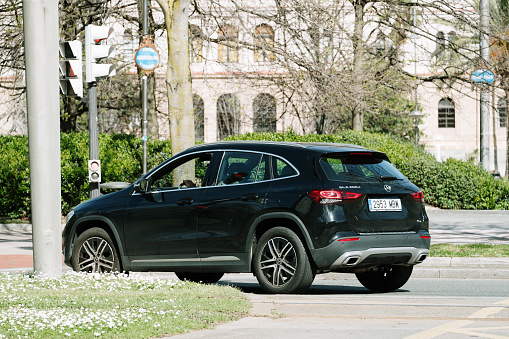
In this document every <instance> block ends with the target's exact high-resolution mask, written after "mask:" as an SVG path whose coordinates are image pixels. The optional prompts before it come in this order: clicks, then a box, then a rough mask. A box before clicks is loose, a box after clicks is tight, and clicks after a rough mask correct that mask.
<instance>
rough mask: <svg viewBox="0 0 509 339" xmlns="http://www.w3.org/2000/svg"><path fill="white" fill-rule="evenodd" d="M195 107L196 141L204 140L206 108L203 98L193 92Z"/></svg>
mask: <svg viewBox="0 0 509 339" xmlns="http://www.w3.org/2000/svg"><path fill="white" fill-rule="evenodd" d="M193 109H194V138H195V140H196V141H203V140H204V139H205V123H204V122H205V121H204V120H205V109H204V105H203V99H202V98H201V97H200V96H199V95H196V94H193Z"/></svg>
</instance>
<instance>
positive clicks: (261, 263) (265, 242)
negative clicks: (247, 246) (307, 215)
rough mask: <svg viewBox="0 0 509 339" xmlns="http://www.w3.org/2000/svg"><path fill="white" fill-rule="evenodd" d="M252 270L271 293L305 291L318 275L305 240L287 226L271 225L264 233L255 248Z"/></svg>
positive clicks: (264, 287)
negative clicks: (310, 259)
mask: <svg viewBox="0 0 509 339" xmlns="http://www.w3.org/2000/svg"><path fill="white" fill-rule="evenodd" d="M253 271H254V274H255V276H256V279H257V280H258V282H259V283H260V285H261V286H262V287H263V289H264V290H266V291H267V292H270V293H302V292H304V291H306V290H307V289H308V287H309V286H310V285H311V284H312V283H313V280H314V278H315V272H314V270H313V268H312V266H311V264H310V262H309V258H308V255H307V253H306V249H305V248H304V245H303V244H302V241H301V240H300V238H299V237H298V236H297V235H296V234H295V233H294V232H293V231H292V230H290V229H288V228H285V227H275V228H272V229H270V230H268V231H267V232H265V233H264V234H263V235H262V236H261V238H260V240H259V241H258V243H257V245H256V248H255V252H254V257H253Z"/></svg>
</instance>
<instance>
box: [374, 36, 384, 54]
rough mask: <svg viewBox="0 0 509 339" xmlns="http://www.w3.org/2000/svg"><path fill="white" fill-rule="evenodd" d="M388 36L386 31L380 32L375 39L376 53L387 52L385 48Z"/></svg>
mask: <svg viewBox="0 0 509 339" xmlns="http://www.w3.org/2000/svg"><path fill="white" fill-rule="evenodd" d="M386 44H387V37H386V36H385V34H384V33H382V32H378V34H377V36H376V41H375V49H376V55H378V56H383V55H384V54H385V49H386V48H387V46H386Z"/></svg>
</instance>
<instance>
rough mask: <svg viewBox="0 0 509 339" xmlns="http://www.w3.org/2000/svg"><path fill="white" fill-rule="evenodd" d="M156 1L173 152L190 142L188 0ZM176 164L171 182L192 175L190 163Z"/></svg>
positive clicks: (175, 182) (181, 149)
mask: <svg viewBox="0 0 509 339" xmlns="http://www.w3.org/2000/svg"><path fill="white" fill-rule="evenodd" d="M157 2H158V3H159V5H160V6H161V8H162V9H163V13H164V18H165V20H164V21H165V23H166V31H167V36H168V65H167V72H166V89H167V91H168V113H169V117H170V118H169V119H170V142H171V152H172V155H175V154H177V153H179V152H181V151H183V150H185V149H187V148H189V147H191V146H193V145H194V115H193V113H194V110H193V97H192V87H191V69H190V66H189V44H188V39H189V34H188V19H189V5H190V0H157ZM180 167H183V166H180ZM180 167H179V169H178V171H176V172H175V173H174V177H173V184H174V185H177V184H179V183H181V182H182V181H183V180H184V179H189V178H191V177H194V164H189V166H186V168H182V169H181V168H180Z"/></svg>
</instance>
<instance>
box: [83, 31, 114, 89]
mask: <svg viewBox="0 0 509 339" xmlns="http://www.w3.org/2000/svg"><path fill="white" fill-rule="evenodd" d="M111 33H113V27H107V26H95V25H88V26H86V27H85V59H86V60H85V65H86V70H85V73H86V79H85V80H86V81H87V83H88V82H95V81H98V80H100V79H101V78H104V77H110V76H113V75H115V74H116V71H115V67H114V66H113V65H112V64H102V63H100V62H101V60H102V59H104V58H108V57H111V56H112V55H113V51H114V49H115V48H114V47H113V46H111V45H101V41H102V40H106V39H108V37H109V36H110V35H111Z"/></svg>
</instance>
